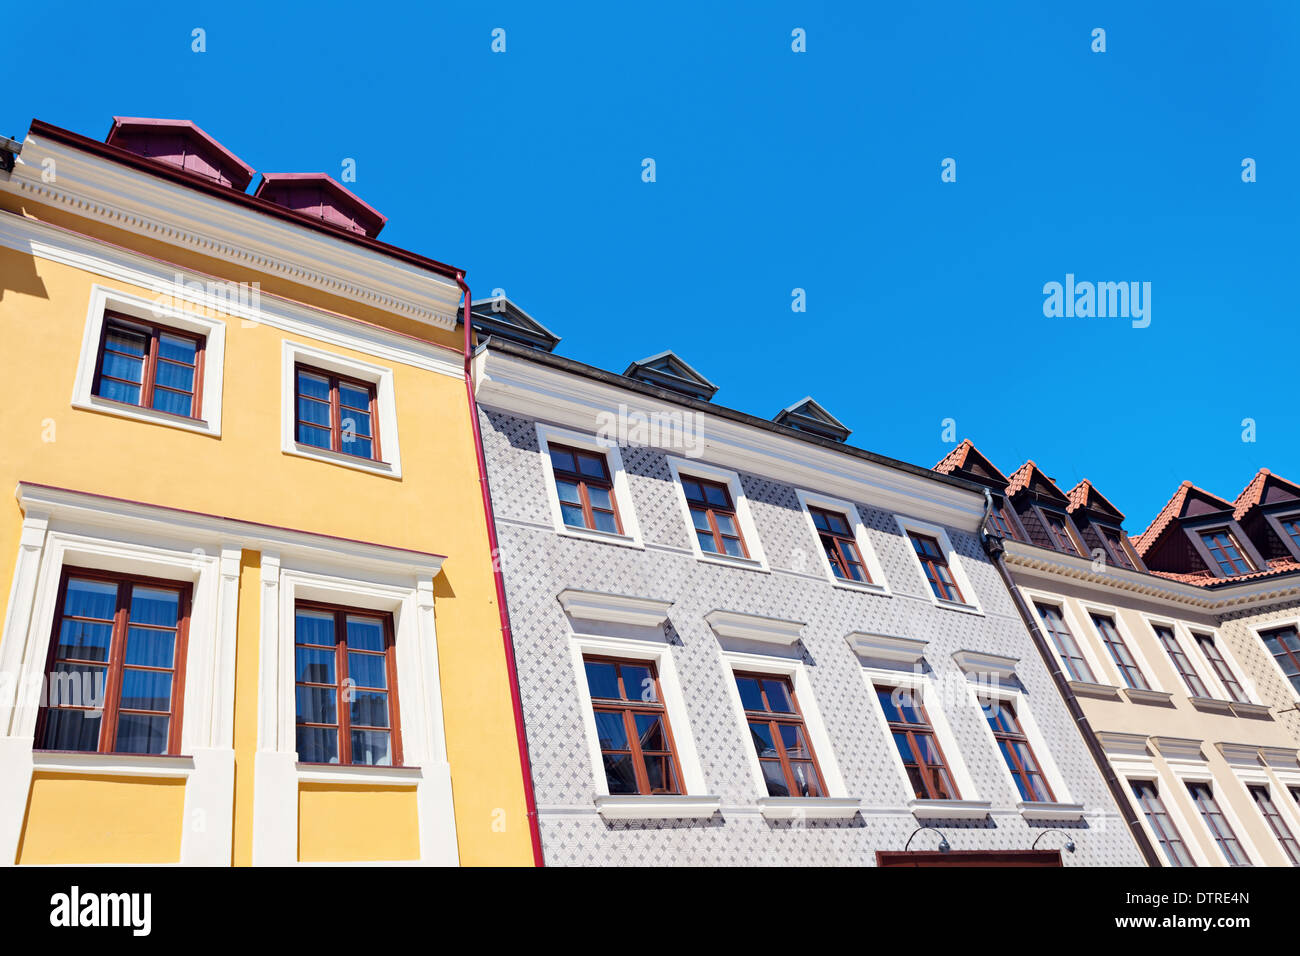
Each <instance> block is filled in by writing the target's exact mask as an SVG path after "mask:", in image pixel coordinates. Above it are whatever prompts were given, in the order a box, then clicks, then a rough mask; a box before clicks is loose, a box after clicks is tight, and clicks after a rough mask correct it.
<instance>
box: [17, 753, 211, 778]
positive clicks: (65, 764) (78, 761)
mask: <svg viewBox="0 0 1300 956" xmlns="http://www.w3.org/2000/svg"><path fill="white" fill-rule="evenodd" d="M32 769H33V770H37V771H44V772H46V773H102V774H111V775H113V776H127V777H188V776H189V775H190V774H192V773H193V772H194V758H193V757H190V756H184V755H179V756H178V755H172V754H101V753H81V752H74V751H65V750H33V751H32Z"/></svg>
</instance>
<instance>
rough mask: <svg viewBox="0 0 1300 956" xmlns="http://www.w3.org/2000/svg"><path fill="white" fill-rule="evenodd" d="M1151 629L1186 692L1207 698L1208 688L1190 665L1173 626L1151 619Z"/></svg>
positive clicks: (1190, 662) (1190, 661)
mask: <svg viewBox="0 0 1300 956" xmlns="http://www.w3.org/2000/svg"><path fill="white" fill-rule="evenodd" d="M1151 631H1152V633H1154V634H1155V636H1156V640H1157V641H1159V642H1160V645H1161V647H1163V648H1164V649H1165V654H1166V655H1167V656H1168V657H1169V660H1170V662H1171V663H1172V664H1173V665H1174V670H1176V671H1177V672H1178V676H1179V677H1181V678H1182V681H1183V686H1184V687H1185V688H1187V693H1188V694H1189V695H1190V696H1192V697H1200V698H1202V699H1205V698H1208V697H1209V696H1210V690H1209V688H1208V687H1206V686H1205V681H1203V680H1201V675H1200V674H1198V673H1196V668H1195V667H1193V666H1192V660H1191V658H1190V657H1188V656H1187V653H1186V651H1184V650H1183V646H1182V645H1181V644H1179V643H1178V635H1177V634H1176V633H1175V631H1174V626H1173V625H1172V624H1160V623H1157V622H1156V621H1152V622H1151Z"/></svg>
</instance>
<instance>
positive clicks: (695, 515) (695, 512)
mask: <svg viewBox="0 0 1300 956" xmlns="http://www.w3.org/2000/svg"><path fill="white" fill-rule="evenodd" d="M691 523H692V524H694V525H695V530H696V531H708V532H712V530H713V528H712V526H711V525H710V524H709V514H708V512H707V511H704V510H702V509H700V508H692V509H691Z"/></svg>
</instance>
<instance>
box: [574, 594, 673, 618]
mask: <svg viewBox="0 0 1300 956" xmlns="http://www.w3.org/2000/svg"><path fill="white" fill-rule="evenodd" d="M556 597H557V598H558V599H559V601H560V606H561V607H562V608H564V613H565V614H567V615H569V617H572V618H577V619H579V620H584V621H606V622H609V623H611V624H634V625H639V626H641V627H660V626H662V625H663V623H664V622H665V621H667V620H668V610H669V608H671V607H672V606H673V602H672V601H660V600H656V599H655V598H644V597H632V596H630V595H626V594H608V593H606V592H604V591H580V590H578V589H577V588H565V589H564V590H563V591H561V592H560V593H559V594H557V595H556Z"/></svg>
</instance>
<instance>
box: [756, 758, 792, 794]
mask: <svg viewBox="0 0 1300 956" xmlns="http://www.w3.org/2000/svg"><path fill="white" fill-rule="evenodd" d="M762 767H763V780H764V782H765V783H766V784H767V795H768V796H769V797H788V796H790V787H789V786H788V785H787V784H786V782H785V772H784V771H783V770H782V769H781V764H780V763H779V762H777V761H775V760H764V761H762Z"/></svg>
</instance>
